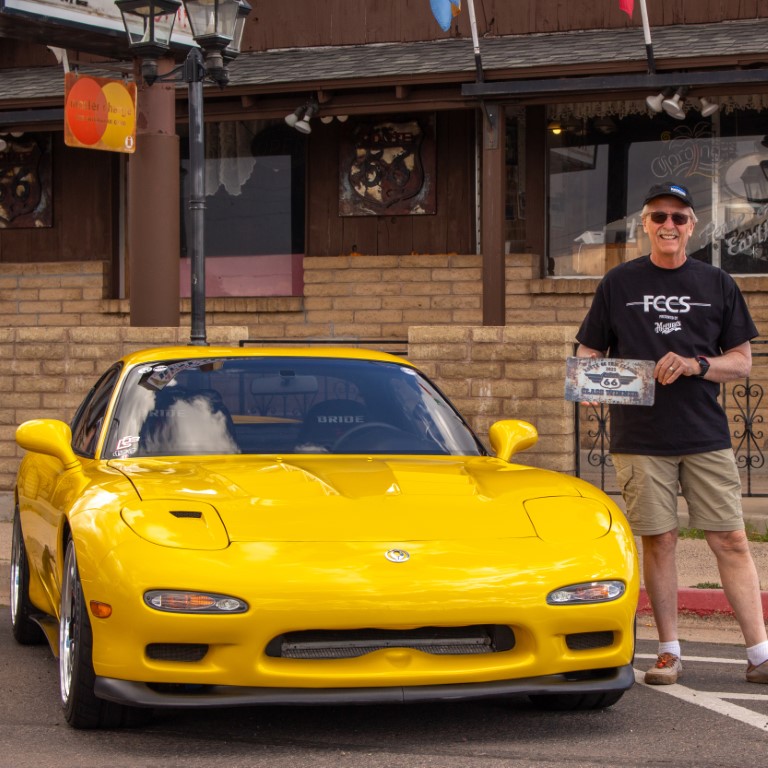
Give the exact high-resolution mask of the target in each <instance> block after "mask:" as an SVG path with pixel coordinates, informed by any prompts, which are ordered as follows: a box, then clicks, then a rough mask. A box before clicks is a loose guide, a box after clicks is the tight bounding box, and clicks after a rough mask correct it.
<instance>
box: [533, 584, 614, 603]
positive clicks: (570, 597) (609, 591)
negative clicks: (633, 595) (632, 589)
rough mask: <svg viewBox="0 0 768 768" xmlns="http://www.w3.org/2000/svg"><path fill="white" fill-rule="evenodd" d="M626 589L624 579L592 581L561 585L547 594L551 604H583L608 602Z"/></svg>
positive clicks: (548, 601)
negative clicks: (566, 585)
mask: <svg viewBox="0 0 768 768" xmlns="http://www.w3.org/2000/svg"><path fill="white" fill-rule="evenodd" d="M625 591H626V585H625V584H624V582H623V581H592V582H589V583H588V584H571V585H570V586H568V587H560V589H556V590H554V591H553V592H550V593H549V594H548V595H547V603H548V604H549V605H583V604H584V603H607V602H609V601H610V600H616V599H617V598H619V597H621V596H622V595H623V594H624V592H625Z"/></svg>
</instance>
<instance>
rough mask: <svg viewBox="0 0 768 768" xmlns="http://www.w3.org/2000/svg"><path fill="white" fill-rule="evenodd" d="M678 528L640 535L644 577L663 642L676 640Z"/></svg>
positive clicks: (660, 639) (660, 638)
mask: <svg viewBox="0 0 768 768" xmlns="http://www.w3.org/2000/svg"><path fill="white" fill-rule="evenodd" d="M677 535H678V534H677V529H675V530H674V531H668V532H667V533H662V534H659V535H658V536H643V537H642V542H643V580H644V582H645V591H646V592H647V594H648V600H649V601H650V603H651V608H652V609H653V617H654V619H655V620H656V627H657V628H658V631H659V641H660V642H662V643H666V642H671V641H673V640H677V561H676V559H675V554H676V550H677Z"/></svg>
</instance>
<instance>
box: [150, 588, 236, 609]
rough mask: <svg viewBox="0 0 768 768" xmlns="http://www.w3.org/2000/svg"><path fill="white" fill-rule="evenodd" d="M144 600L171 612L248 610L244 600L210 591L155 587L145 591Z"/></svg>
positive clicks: (152, 606) (154, 606)
mask: <svg viewBox="0 0 768 768" xmlns="http://www.w3.org/2000/svg"><path fill="white" fill-rule="evenodd" d="M144 602H145V603H146V604H147V605H148V606H149V607H150V608H154V609H155V610H156V611H169V612H171V613H244V612H245V611H247V610H248V603H246V602H245V601H244V600H240V599H239V598H237V597H230V596H229V595H216V594H213V593H209V592H181V591H179V590H170V589H168V590H166V589H153V590H151V591H150V592H145V593H144Z"/></svg>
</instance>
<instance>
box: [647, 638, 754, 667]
mask: <svg viewBox="0 0 768 768" xmlns="http://www.w3.org/2000/svg"><path fill="white" fill-rule="evenodd" d="M662 653H671V654H672V655H673V656H677V658H678V659H679V658H680V641H679V640H670V641H668V642H666V643H659V656H661V654H662ZM751 663H752V664H754V663H755V662H754V661H752V662H751Z"/></svg>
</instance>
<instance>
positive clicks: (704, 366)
mask: <svg viewBox="0 0 768 768" xmlns="http://www.w3.org/2000/svg"><path fill="white" fill-rule="evenodd" d="M696 362H697V363H698V364H699V367H700V368H701V370H700V371H699V372H698V373H697V374H696V375H697V376H698V377H699V378H702V377H703V376H706V374H707V371H708V370H709V360H707V358H706V357H702V356H701V355H697V356H696Z"/></svg>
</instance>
